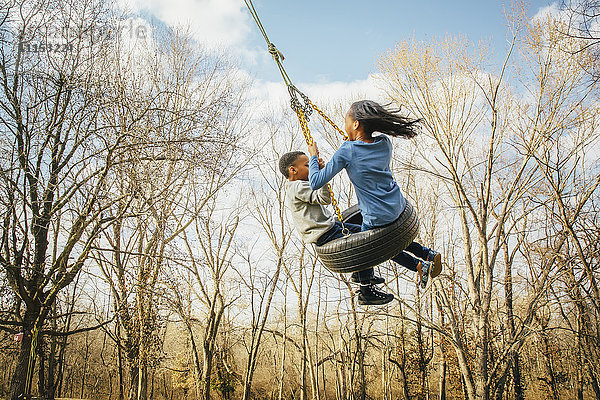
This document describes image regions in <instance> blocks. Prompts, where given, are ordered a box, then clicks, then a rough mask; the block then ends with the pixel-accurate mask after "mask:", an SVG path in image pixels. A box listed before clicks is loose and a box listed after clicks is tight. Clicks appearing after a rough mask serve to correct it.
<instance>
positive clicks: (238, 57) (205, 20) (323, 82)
mask: <svg viewBox="0 0 600 400" xmlns="http://www.w3.org/2000/svg"><path fill="white" fill-rule="evenodd" d="M117 1H118V2H119V4H120V5H121V6H122V7H123V8H124V9H125V10H127V11H129V12H131V14H130V15H132V16H134V17H136V16H137V17H140V18H142V19H144V20H146V21H149V22H151V23H153V24H161V25H168V26H171V27H184V29H187V30H189V32H190V33H191V34H192V35H193V36H194V37H195V38H196V39H197V40H198V41H199V42H201V43H203V44H204V45H205V46H207V47H208V48H211V47H214V48H219V49H225V50H226V53H227V54H230V55H232V57H233V59H234V61H235V62H236V64H237V65H238V67H239V68H240V70H241V71H243V72H244V73H246V74H248V75H250V76H251V77H252V78H254V79H255V82H256V85H255V89H256V92H257V93H268V95H267V96H266V97H268V98H270V99H273V98H275V97H277V96H280V97H281V95H282V94H284V92H285V89H284V87H283V85H282V84H281V76H280V75H279V71H278V70H277V68H276V66H275V64H274V62H273V60H272V59H271V57H270V56H269V54H268V53H267V51H266V44H265V42H264V39H263V37H262V35H261V34H260V31H259V30H258V28H257V27H256V25H255V23H254V20H253V19H252V18H251V17H250V14H249V12H248V10H247V9H246V6H245V4H244V1H243V0H117ZM253 1H254V4H255V7H256V9H257V11H258V13H259V16H260V18H261V20H262V23H263V25H264V27H265V29H266V31H267V34H268V35H269V38H270V39H271V41H272V42H273V43H275V45H276V46H277V47H278V48H279V49H280V50H281V51H282V52H283V53H284V55H285V57H286V60H285V62H284V65H285V67H286V70H287V71H288V73H289V74H290V76H291V78H292V80H293V81H294V83H296V84H297V85H298V87H299V88H300V89H301V90H303V91H304V89H305V88H307V87H310V88H311V89H312V90H313V91H314V92H319V93H320V94H323V95H330V96H334V97H335V96H340V95H345V94H346V93H347V92H348V90H349V88H350V87H360V85H361V84H363V87H364V88H366V90H369V88H372V87H373V84H372V82H368V81H369V75H370V74H372V73H375V72H377V67H376V62H377V59H378V57H380V56H381V55H382V54H385V52H387V51H388V50H389V49H392V48H393V47H394V45H395V43H397V42H398V41H401V40H405V39H410V38H412V37H414V38H415V39H416V40H419V41H420V40H428V39H440V38H443V37H444V36H445V35H452V36H459V35H463V36H464V37H466V38H467V39H469V40H471V41H473V42H478V41H480V40H484V41H486V42H488V43H489V44H490V46H491V48H493V49H494V53H493V55H492V56H491V59H490V63H491V64H500V63H501V62H502V60H503V56H504V53H505V49H506V46H507V39H506V37H507V29H506V24H507V23H506V17H505V15H504V11H503V9H504V6H503V2H502V1H491V0H481V1H475V0H469V1H444V0H421V1H393V0H374V1H371V2H368V1H364V0H363V1H358V0H321V1H317V0H303V1H289V0H288V1H284V0H253ZM551 4H556V3H555V2H552V1H549V0H532V1H531V2H530V3H529V4H528V6H527V16H528V17H529V18H531V17H533V16H534V15H536V14H538V13H539V11H540V10H541V9H542V8H544V7H547V6H549V5H551ZM276 92H277V93H276ZM274 94H275V97H274ZM307 94H309V95H310V93H307ZM267 101H270V100H267Z"/></svg>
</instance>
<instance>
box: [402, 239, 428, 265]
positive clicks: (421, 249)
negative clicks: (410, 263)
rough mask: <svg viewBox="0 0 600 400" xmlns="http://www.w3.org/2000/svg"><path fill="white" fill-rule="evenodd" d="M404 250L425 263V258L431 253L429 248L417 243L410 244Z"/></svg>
mask: <svg viewBox="0 0 600 400" xmlns="http://www.w3.org/2000/svg"><path fill="white" fill-rule="evenodd" d="M405 250H406V251H409V252H411V253H413V254H414V255H415V256H417V257H419V258H420V259H422V260H425V261H427V257H428V256H429V253H430V252H431V249H430V248H429V247H425V246H423V245H422V244H420V243H417V242H412V243H411V244H409V245H408V247H407V248H406V249H405Z"/></svg>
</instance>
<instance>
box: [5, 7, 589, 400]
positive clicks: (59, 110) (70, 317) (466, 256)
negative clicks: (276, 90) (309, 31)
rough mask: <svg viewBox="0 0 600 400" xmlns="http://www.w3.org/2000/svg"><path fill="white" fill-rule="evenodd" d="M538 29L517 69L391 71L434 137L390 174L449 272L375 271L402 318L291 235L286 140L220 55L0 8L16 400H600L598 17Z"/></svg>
mask: <svg viewBox="0 0 600 400" xmlns="http://www.w3.org/2000/svg"><path fill="white" fill-rule="evenodd" d="M507 7H508V6H507ZM523 9H524V8H523V7H522V6H521V5H518V4H514V5H513V8H512V9H511V10H510V11H508V12H507V38H508V41H509V45H508V46H507V49H506V50H504V49H494V50H492V49H489V48H488V47H486V45H485V44H480V43H473V42H471V41H469V40H468V39H467V38H451V37H447V38H438V39H432V40H430V41H429V42H416V41H413V40H411V39H406V40H400V39H399V41H398V43H397V45H396V47H394V48H391V49H389V51H388V52H387V53H385V54H381V55H380V58H379V59H378V60H377V61H378V64H377V65H378V70H377V71H376V72H377V80H378V84H379V87H380V89H381V98H382V99H385V100H387V101H389V102H392V103H393V104H396V105H401V106H402V109H403V110H404V111H405V112H406V113H408V114H410V115H412V116H415V117H418V118H421V119H422V123H421V126H422V128H421V133H420V135H419V136H418V137H417V138H416V139H413V140H411V141H407V140H395V141H394V143H395V145H396V150H395V158H394V160H393V170H394V173H395V176H396V178H397V180H398V182H399V183H400V185H401V186H402V188H403V191H404V193H405V194H406V196H407V197H408V198H409V199H410V201H411V202H412V203H413V204H414V205H415V206H416V208H417V209H418V211H419V216H420V220H421V227H420V233H419V241H420V242H423V243H425V244H427V245H429V246H430V247H434V248H435V249H437V250H438V251H440V252H441V253H442V254H443V260H444V271H443V273H442V275H441V276H440V277H439V278H437V279H435V280H434V281H433V282H432V283H431V284H430V285H429V286H428V287H427V288H426V289H421V288H419V287H418V285H417V282H416V277H415V276H413V275H410V274H408V273H407V272H406V271H403V270H402V268H398V267H397V266H395V265H392V264H391V263H386V264H385V265H381V266H380V267H379V273H380V274H381V275H382V276H383V277H385V278H386V281H387V283H386V288H387V289H386V290H389V291H391V292H393V293H394V294H395V295H396V297H397V301H394V302H393V303H391V304H390V305H388V306H382V307H361V306H358V304H356V301H355V296H354V291H355V290H356V287H355V286H353V285H352V284H350V283H349V281H348V280H347V278H348V277H345V276H340V275H336V274H334V273H332V272H329V271H328V270H327V269H326V268H325V267H323V266H322V265H321V264H320V262H319V260H318V259H317V258H316V257H315V252H314V249H313V248H312V247H311V246H308V247H307V246H304V245H303V244H302V243H301V242H300V241H299V238H298V236H297V235H296V234H295V232H294V227H293V226H292V224H291V220H290V218H288V214H287V212H286V210H285V207H284V204H283V196H284V179H283V177H282V176H281V175H280V174H279V173H278V171H277V160H278V158H279V156H280V155H281V154H283V153H284V152H287V151H290V150H297V149H304V143H303V139H302V134H301V131H300V127H299V125H298V123H297V121H296V119H295V117H294V116H293V115H292V113H291V112H290V110H288V109H287V108H286V106H285V105H269V106H267V107H265V106H264V105H262V106H260V107H257V106H256V105H255V103H256V99H253V98H252V96H251V88H252V87H253V84H254V83H253V82H252V81H250V80H248V79H246V78H244V77H243V76H241V74H240V73H239V70H238V69H237V67H236V65H235V63H234V62H232V61H231V60H230V59H229V58H228V55H227V54H225V53H224V52H223V53H221V54H215V53H214V52H208V51H206V50H203V48H202V46H201V45H200V44H198V43H196V42H194V41H193V40H192V39H191V37H190V36H188V35H187V34H186V33H185V32H184V31H183V32H173V31H169V30H167V29H151V28H152V27H148V26H141V27H137V28H136V29H135V30H134V28H132V27H131V26H129V28H128V30H122V29H121V28H120V25H119V24H120V23H121V22H123V21H124V20H123V17H121V16H119V15H118V14H117V13H116V11H115V9H114V7H113V6H112V5H111V4H109V3H106V2H104V1H103V0H83V1H81V0H61V1H58V0H40V1H29V0H26V1H24V2H23V1H19V2H17V1H12V0H0V11H1V12H0V41H1V48H0V51H1V53H0V142H1V146H2V147H1V149H2V151H1V152H0V203H1V206H0V266H1V268H0V348H1V351H0V363H1V367H0V398H6V399H9V398H10V399H22V398H30V397H35V398H41V399H54V398H65V397H66V398H77V399H139V400H145V399H168V400H171V399H211V398H212V399H313V400H315V399H316V400H319V399H371V398H372V399H469V400H474V399H480V400H488V399H490V400H491V399H493V400H502V399H507V400H508V399H511V400H512V399H517V400H521V399H561V398H563V399H591V398H596V399H600V382H599V381H600V286H599V284H598V280H599V279H600V266H599V260H600V217H599V214H598V212H597V211H598V208H600V190H599V188H598V186H599V185H600V112H599V111H600V102H599V100H600V87H599V86H598V85H599V83H598V78H599V77H600V75H599V74H600V69H599V67H600V65H599V59H600V58H599V57H598V56H599V54H598V53H599V51H600V47H599V46H598V42H597V40H598V38H599V37H600V33H599V32H598V31H597V30H596V28H597V26H598V20H597V17H596V16H597V15H598V13H600V8H599V6H598V4H597V2H592V1H583V2H579V3H577V4H576V5H575V4H571V3H569V4H563V5H562V9H561V12H560V13H558V14H556V15H549V16H548V17H547V18H537V19H532V18H531V16H529V15H525V14H524V13H523V11H522V10H523ZM56 27H68V29H56ZM40 37H52V38H53V39H55V44H54V45H48V44H46V43H41V42H40V41H39V40H38V39H39V38H40ZM140 43H141V44H140ZM142 44H143V45H142ZM34 45H35V46H36V47H35V51H34V50H33V47H32V46H34ZM492 51H494V52H495V53H498V52H504V53H501V54H502V55H503V58H504V60H505V61H504V63H503V64H501V65H492V64H491V63H490V60H491V59H492V57H491V52H492ZM274 68H275V67H274ZM308 94H309V95H310V93H308ZM313 100H315V102H318V99H313ZM351 100H355V99H339V101H338V102H335V103H329V104H323V105H322V106H323V108H324V109H325V110H326V111H327V113H328V114H329V115H331V116H332V118H333V119H334V120H335V121H336V122H337V121H340V122H341V121H342V118H343V115H344V111H345V110H346V108H347V107H348V105H349V103H350V101H351ZM257 110H258V111H257ZM311 126H312V129H313V132H314V134H315V136H316V137H317V138H319V140H320V141H321V142H320V143H323V145H322V148H323V149H324V152H325V153H327V152H328V151H329V155H330V154H331V152H332V151H333V150H334V149H335V148H336V147H337V146H339V144H340V143H341V142H340V141H341V137H339V136H337V134H336V132H331V131H330V130H327V129H326V124H325V123H323V122H321V121H319V119H318V117H317V116H313V117H311ZM325 142H327V144H328V145H329V147H328V146H327V145H326V144H325ZM325 158H327V156H325ZM334 189H335V191H336V193H337V194H338V197H339V198H340V202H341V203H343V205H350V204H352V203H353V192H352V188H351V187H350V185H349V183H348V181H347V178H346V177H345V176H342V177H341V178H337V179H336V181H335V183H334Z"/></svg>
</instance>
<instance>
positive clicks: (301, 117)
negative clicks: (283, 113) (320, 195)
mask: <svg viewBox="0 0 600 400" xmlns="http://www.w3.org/2000/svg"><path fill="white" fill-rule="evenodd" d="M244 3H246V7H247V8H248V11H249V12H250V15H251V16H252V18H253V19H254V22H256V25H257V26H258V29H259V30H260V32H261V33H262V35H263V37H264V38H265V41H266V42H267V48H268V51H269V54H271V56H272V57H273V60H275V63H276V64H277V67H278V68H279V72H280V73H281V77H282V78H283V81H284V83H285V84H286V85H287V87H288V91H289V92H290V97H291V106H292V109H293V110H294V111H295V112H296V115H297V116H298V122H300V128H302V133H303V134H304V139H305V140H306V144H307V145H309V146H310V145H312V144H313V142H314V140H313V137H312V135H311V134H310V129H309V127H308V114H310V113H311V112H312V110H313V109H314V110H316V111H317V113H319V115H320V116H321V117H323V119H325V121H327V122H328V123H329V124H331V126H332V127H333V128H334V129H335V130H337V131H338V132H339V133H340V134H342V136H344V139H347V138H348V136H347V135H346V133H345V132H344V131H342V130H341V129H340V128H338V127H337V125H336V124H335V123H334V122H333V121H332V120H331V119H330V118H329V117H328V116H327V115H325V113H324V112H323V111H321V110H320V109H319V108H317V107H316V106H315V105H314V104H313V103H312V102H311V101H310V100H309V99H308V97H307V96H306V95H304V94H303V93H302V92H300V91H299V90H298V89H297V88H296V87H295V86H294V85H293V84H292V80H291V79H290V77H289V75H288V73H287V71H286V70H285V68H284V67H283V64H282V63H281V62H282V61H283V60H284V59H285V57H284V56H283V54H282V53H281V51H279V50H278V49H277V47H275V45H274V44H273V43H272V42H271V41H270V40H269V37H268V36H267V32H266V31H265V28H264V27H263V25H262V23H261V21H260V18H259V17H258V13H257V12H256V9H255V8H254V4H253V3H252V0H244ZM298 95H299V96H300V97H301V98H302V100H303V101H304V104H302V102H301V101H300V100H299V99H298ZM327 190H329V195H330V196H331V205H332V207H333V209H334V210H335V213H336V215H337V217H338V219H339V220H340V222H341V223H342V232H343V234H344V235H349V234H350V232H349V231H348V228H346V227H345V226H344V217H343V216H342V212H341V211H340V208H339V207H338V202H337V200H336V199H335V196H334V194H333V190H332V189H331V185H330V184H329V183H328V184H327Z"/></svg>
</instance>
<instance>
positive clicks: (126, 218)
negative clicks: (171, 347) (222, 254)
mask: <svg viewBox="0 0 600 400" xmlns="http://www.w3.org/2000/svg"><path fill="white" fill-rule="evenodd" d="M125 61H127V63H126V64H125V65H118V64H117V68H116V69H115V80H116V81H117V82H118V83H119V84H118V85H115V94H114V96H115V98H117V99H119V101H118V102H116V103H115V108H113V109H110V110H106V111H107V112H106V115H105V117H106V118H107V119H108V118H112V121H114V122H113V124H112V126H114V127H115V129H116V130H117V131H120V130H123V129H126V130H127V131H128V132H130V137H131V140H130V141H128V143H127V145H128V151H127V152H126V153H125V154H123V157H122V158H121V159H120V161H121V163H120V168H119V170H118V172H116V173H115V174H114V177H113V183H114V188H115V192H116V193H118V196H119V198H120V201H119V202H118V203H117V204H116V205H115V207H113V208H112V209H111V210H110V212H111V214H112V215H113V217H114V218H115V220H116V221H117V222H116V223H115V225H114V229H113V233H112V234H111V235H108V234H107V235H105V239H106V242H107V243H108V249H99V251H98V253H97V254H98V260H99V265H100V266H101V268H102V271H103V273H104V275H105V276H106V278H107V282H108V283H109V285H110V288H111V293H112V295H113V299H114V306H115V313H117V315H118V318H119V324H120V326H121V332H122V334H124V338H123V339H121V338H117V341H118V343H119V345H123V346H124V350H125V352H126V355H127V358H128V362H129V365H130V371H131V372H130V391H129V393H130V395H129V397H130V398H136V397H137V398H138V399H145V398H147V396H148V378H149V374H150V373H151V371H149V368H152V367H154V366H156V364H157V362H158V361H159V360H158V357H159V349H160V340H158V337H157V333H158V331H159V328H160V324H159V323H160V318H159V317H160V315H159V312H160V307H159V305H160V304H164V302H163V299H162V298H161V296H160V293H162V292H163V290H164V282H163V271H164V270H165V268H166V266H167V265H169V264H172V263H173V262H174V261H173V259H176V258H175V254H179V253H181V250H179V251H177V247H178V246H180V244H179V243H180V239H182V238H183V237H184V236H183V235H184V233H185V231H186V230H187V229H188V228H189V227H191V226H193V224H194V223H195V222H196V221H198V219H199V218H201V217H202V215H201V214H202V213H203V210H204V208H205V206H206V205H207V204H208V202H209V201H211V199H212V198H213V197H214V196H215V195H216V194H217V193H218V192H219V190H221V189H222V188H223V187H224V186H225V185H226V184H227V183H228V182H230V181H231V179H233V178H234V177H235V175H236V173H237V172H238V171H239V170H240V169H241V168H243V166H244V160H245V159H246V158H245V157H244V156H242V152H241V151H242V149H241V146H240V138H241V133H242V129H240V126H239V123H240V121H241V119H239V116H240V113H241V106H242V100H243V93H244V91H243V87H242V86H241V85H240V84H238V83H235V81H234V78H233V77H232V76H231V74H232V70H231V67H229V66H228V64H227V63H225V62H224V61H223V60H221V59H219V58H211V57H208V56H207V57H204V56H203V54H202V53H200V52H199V51H198V49H197V48H195V47H193V46H192V42H191V39H190V38H189V37H188V36H186V35H183V34H177V33H169V34H168V35H167V37H159V38H157V42H156V43H155V48H154V49H153V48H151V47H150V48H148V51H147V52H146V53H142V56H140V58H135V55H134V58H131V59H125ZM140 64H141V65H142V68H141V69H139V70H138V71H137V74H135V72H136V69H135V66H136V65H140ZM132 70H133V72H131V71H132ZM128 71H129V73H127V72H128ZM140 78H144V79H143V80H142V79H140ZM140 82H142V83H140ZM140 109H141V110H147V111H146V113H145V116H144V118H140V119H139V120H132V118H131V113H132V110H133V111H134V112H135V111H136V110H140ZM134 115H135V114H134Z"/></svg>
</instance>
